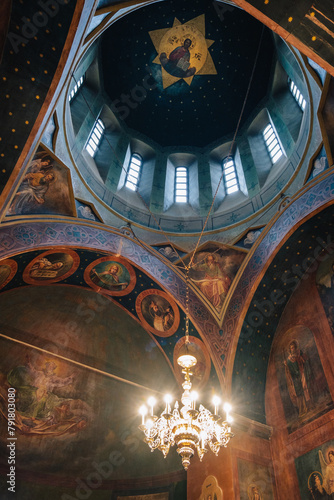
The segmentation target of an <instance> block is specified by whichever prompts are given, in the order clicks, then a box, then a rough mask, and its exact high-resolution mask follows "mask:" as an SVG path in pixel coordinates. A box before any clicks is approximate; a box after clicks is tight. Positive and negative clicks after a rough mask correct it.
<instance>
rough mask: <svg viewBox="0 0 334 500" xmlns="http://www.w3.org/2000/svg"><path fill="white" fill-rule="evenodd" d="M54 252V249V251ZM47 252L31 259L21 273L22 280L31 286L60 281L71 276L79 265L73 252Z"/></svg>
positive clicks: (78, 260) (77, 256)
mask: <svg viewBox="0 0 334 500" xmlns="http://www.w3.org/2000/svg"><path fill="white" fill-rule="evenodd" d="M55 250H56V249H55ZM55 250H48V251H47V252H43V253H41V254H40V255H39V256H38V257H36V258H35V259H33V260H32V261H31V262H30V263H29V264H28V265H27V267H26V268H25V270H24V272H23V279H24V281H25V282H26V283H29V284H32V285H46V284H49V283H56V282H57V281H62V280H64V279H66V278H68V277H69V276H71V274H73V273H74V272H75V271H76V270H77V268H78V266H79V263H80V258H79V255H78V254H77V253H76V252H75V251H74V250H69V249H66V250H63V249H59V251H58V252H57V251H55Z"/></svg>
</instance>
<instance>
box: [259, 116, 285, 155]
mask: <svg viewBox="0 0 334 500" xmlns="http://www.w3.org/2000/svg"><path fill="white" fill-rule="evenodd" d="M263 138H264V142H265V143H266V146H267V150H268V153H269V156H270V159H271V162H272V164H274V163H276V162H277V161H278V160H279V159H280V158H281V156H282V155H283V152H282V149H281V146H280V144H279V142H278V138H277V135H276V132H275V130H274V128H273V126H272V125H271V124H270V123H269V125H267V126H266V128H265V129H264V131H263Z"/></svg>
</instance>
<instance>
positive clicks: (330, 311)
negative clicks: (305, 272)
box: [316, 255, 334, 334]
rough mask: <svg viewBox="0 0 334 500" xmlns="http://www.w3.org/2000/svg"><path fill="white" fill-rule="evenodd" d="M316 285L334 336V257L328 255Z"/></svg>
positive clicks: (321, 265)
mask: <svg viewBox="0 0 334 500" xmlns="http://www.w3.org/2000/svg"><path fill="white" fill-rule="evenodd" d="M316 283H317V288H318V291H319V295H320V299H321V302H322V305H323V306H324V309H325V312H326V316H327V319H328V323H329V326H330V328H331V330H332V333H333V334H334V257H333V255H327V258H326V259H324V260H323V261H322V262H321V264H320V266H319V269H318V271H317V274H316Z"/></svg>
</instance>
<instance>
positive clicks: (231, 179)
mask: <svg viewBox="0 0 334 500" xmlns="http://www.w3.org/2000/svg"><path fill="white" fill-rule="evenodd" d="M222 168H223V175H224V185H225V190H226V194H231V193H235V192H236V191H239V182H238V176H237V170H236V168H235V163H234V160H233V158H232V157H231V156H228V157H227V158H225V159H224V160H223V163H222Z"/></svg>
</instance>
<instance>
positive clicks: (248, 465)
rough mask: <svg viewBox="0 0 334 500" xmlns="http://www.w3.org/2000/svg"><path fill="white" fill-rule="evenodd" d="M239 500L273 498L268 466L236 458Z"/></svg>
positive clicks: (271, 480)
mask: <svg viewBox="0 0 334 500" xmlns="http://www.w3.org/2000/svg"><path fill="white" fill-rule="evenodd" d="M237 462H238V477H239V490H240V500H274V491H273V479H272V475H271V471H270V468H269V467H268V466H265V465H260V464H258V463H255V462H251V461H249V460H244V459H241V458H238V460H237Z"/></svg>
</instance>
